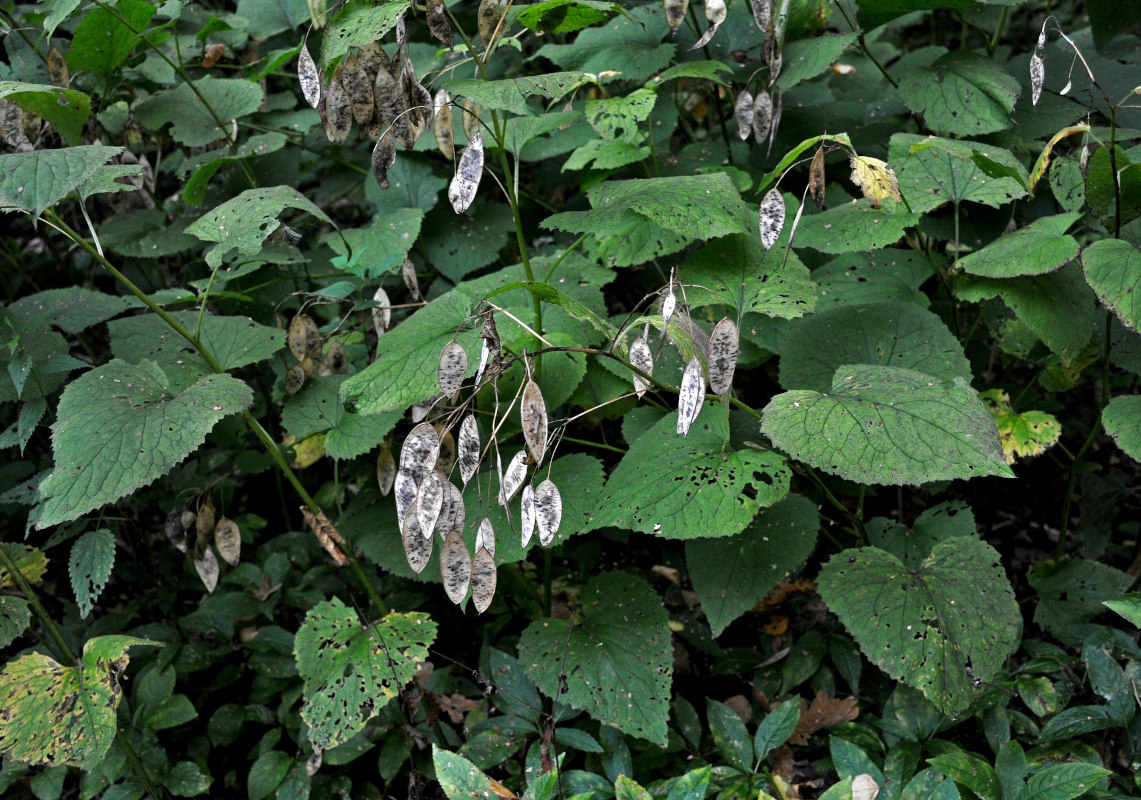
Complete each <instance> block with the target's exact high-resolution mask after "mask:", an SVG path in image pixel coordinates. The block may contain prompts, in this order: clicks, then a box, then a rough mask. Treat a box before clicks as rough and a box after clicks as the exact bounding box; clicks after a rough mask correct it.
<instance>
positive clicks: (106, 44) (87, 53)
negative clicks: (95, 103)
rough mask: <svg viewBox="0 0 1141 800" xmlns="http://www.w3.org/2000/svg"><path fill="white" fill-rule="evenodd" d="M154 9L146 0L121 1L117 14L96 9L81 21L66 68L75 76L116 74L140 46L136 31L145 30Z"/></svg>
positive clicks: (72, 42)
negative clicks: (76, 74) (72, 71)
mask: <svg viewBox="0 0 1141 800" xmlns="http://www.w3.org/2000/svg"><path fill="white" fill-rule="evenodd" d="M155 10H156V9H155V6H154V5H153V4H151V3H148V2H145V0H119V2H117V3H116V4H115V10H114V11H112V10H111V9H109V8H95V9H92V10H91V11H90V12H88V13H86V14H84V15H83V17H82V21H81V22H80V23H79V26H78V27H77V28H76V29H75V36H74V37H73V39H72V41H71V47H69V48H68V50H67V65H68V67H70V68H71V69H73V70H75V71H76V72H97V73H99V74H100V75H109V74H110V73H112V72H114V71H115V70H116V69H117V68H118V67H119V66H120V65H122V63H123V62H124V61H126V60H127V58H128V57H129V56H130V55H131V51H132V50H134V49H135V46H136V45H137V44H139V36H138V34H136V33H135V31H142V30H146V28H147V25H148V24H149V23H150V20H151V17H152V16H154V13H155Z"/></svg>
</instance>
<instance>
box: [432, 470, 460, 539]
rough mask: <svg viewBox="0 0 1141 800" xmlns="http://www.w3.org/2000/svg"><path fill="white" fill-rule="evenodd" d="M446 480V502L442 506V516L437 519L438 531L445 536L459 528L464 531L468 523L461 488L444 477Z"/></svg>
mask: <svg viewBox="0 0 1141 800" xmlns="http://www.w3.org/2000/svg"><path fill="white" fill-rule="evenodd" d="M442 477H443V479H444V502H443V503H442V504H441V505H440V515H439V516H438V517H436V530H437V531H439V532H440V535H441V536H443V535H444V534H446V533H447V532H448V531H450V530H452V529H454V528H459V529H460V530H463V528H464V524H465V523H466V522H467V507H466V506H465V505H464V495H463V492H461V491H460V490H459V488H458V487H457V486H456V485H455V484H454V483H452V482H451V481H449V480H448V478H447V476H446V475H442Z"/></svg>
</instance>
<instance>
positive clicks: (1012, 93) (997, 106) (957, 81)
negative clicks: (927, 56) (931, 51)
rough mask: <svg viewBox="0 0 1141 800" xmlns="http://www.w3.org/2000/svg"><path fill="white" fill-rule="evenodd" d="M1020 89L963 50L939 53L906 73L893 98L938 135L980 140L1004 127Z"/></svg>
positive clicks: (993, 66) (994, 67)
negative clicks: (924, 63) (929, 61)
mask: <svg viewBox="0 0 1141 800" xmlns="http://www.w3.org/2000/svg"><path fill="white" fill-rule="evenodd" d="M1021 93H1022V89H1021V87H1020V86H1019V85H1018V81H1016V80H1015V79H1014V78H1013V77H1011V76H1010V75H1008V74H1007V73H1006V72H1004V71H1003V69H1002V68H1001V67H1000V66H998V65H997V64H996V63H995V62H994V61H992V60H991V59H989V58H987V57H986V56H982V55H979V54H978V53H972V52H969V51H966V50H963V51H953V52H949V53H944V54H943V55H942V56H940V57H939V58H937V59H936V60H935V61H934V62H933V63H932V64H931V66H929V67H918V68H916V69H913V70H911V71H910V72H908V73H907V74H906V75H905V76H904V77H903V80H902V81H901V82H900V84H899V94H900V95H901V96H902V97H903V101H904V102H905V103H907V106H908V108H910V109H911V110H912V111H914V112H916V113H917V114H922V115H923V118H924V120H926V122H927V125H928V126H930V127H931V128H932V129H933V130H936V131H939V132H940V133H949V134H954V135H956V136H981V135H982V134H984V133H994V132H995V131H1001V130H1005V129H1007V128H1009V127H1010V125H1011V120H1010V112H1011V111H1013V110H1014V101H1015V100H1017V99H1018V95H1019V94H1021Z"/></svg>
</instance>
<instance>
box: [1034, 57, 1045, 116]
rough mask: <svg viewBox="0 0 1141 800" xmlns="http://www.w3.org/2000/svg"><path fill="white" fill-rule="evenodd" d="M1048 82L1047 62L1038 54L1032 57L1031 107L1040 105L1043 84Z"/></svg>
mask: <svg viewBox="0 0 1141 800" xmlns="http://www.w3.org/2000/svg"><path fill="white" fill-rule="evenodd" d="M1045 81H1046V62H1045V61H1043V60H1042V59H1041V58H1040V57H1039V55H1038V54H1037V53H1035V54H1034V55H1032V56H1030V105H1032V106H1036V105H1038V99H1039V98H1040V97H1042V84H1043V83H1045Z"/></svg>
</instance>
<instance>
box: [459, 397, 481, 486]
mask: <svg viewBox="0 0 1141 800" xmlns="http://www.w3.org/2000/svg"><path fill="white" fill-rule="evenodd" d="M479 449H480V444H479V423H477V422H476V421H475V415H474V414H469V415H467V416H466V417H464V421H463V422H461V423H460V436H459V441H458V442H457V443H456V458H457V460H458V461H459V463H460V478H461V479H462V480H463V482H464V485H465V486H466V485H467V484H468V481H470V480H471V479H472V477H473V476H474V475H475V471H476V469H478V468H479Z"/></svg>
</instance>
